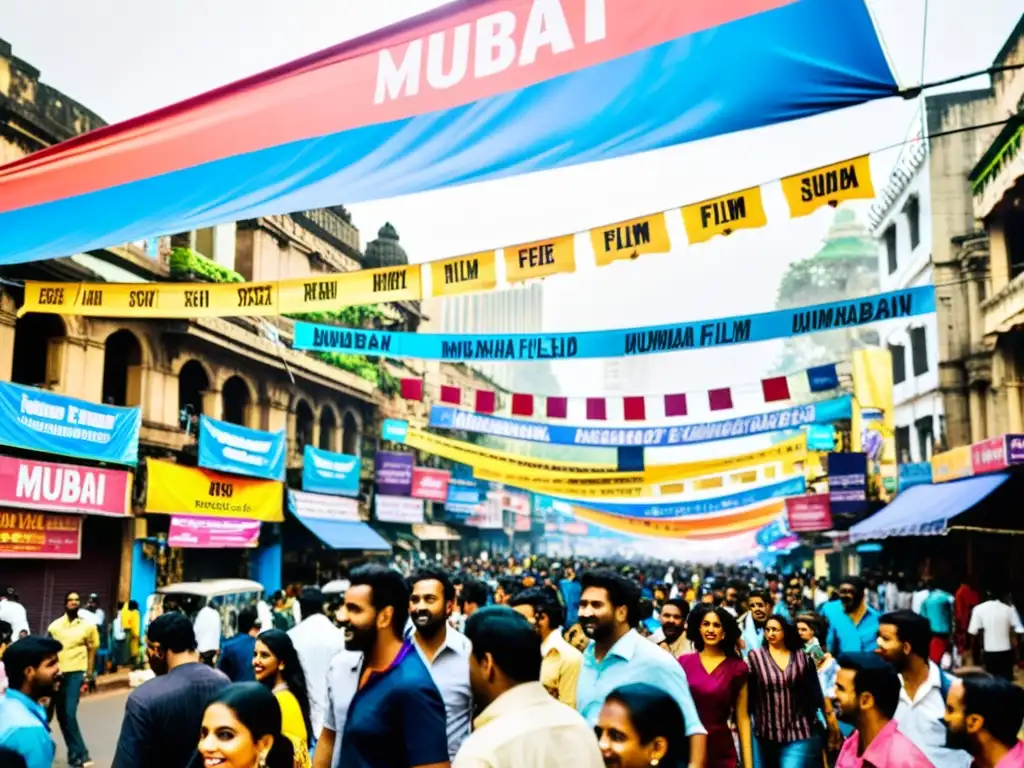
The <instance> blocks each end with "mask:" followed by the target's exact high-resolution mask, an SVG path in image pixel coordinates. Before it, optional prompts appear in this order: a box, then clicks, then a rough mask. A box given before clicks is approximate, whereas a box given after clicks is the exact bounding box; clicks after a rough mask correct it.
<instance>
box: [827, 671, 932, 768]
mask: <svg viewBox="0 0 1024 768" xmlns="http://www.w3.org/2000/svg"><path fill="white" fill-rule="evenodd" d="M838 661H839V672H838V673H837V674H836V709H837V714H838V715H839V718H840V719H841V720H843V721H845V722H847V723H849V724H850V725H852V726H853V727H854V728H856V730H855V731H854V732H853V735H852V736H850V737H849V738H848V739H847V740H846V741H844V742H843V748H842V749H841V750H839V758H838V760H836V768H869V766H870V768H931V766H932V763H931V761H930V760H929V759H928V758H927V757H925V756H924V753H923V752H922V751H921V750H919V749H918V748H917V747H915V746H914V744H913V743H912V742H911V741H910V739H908V738H907V737H906V736H904V735H903V734H902V733H900V732H899V730H898V728H897V724H896V721H895V720H893V719H892V718H893V715H895V714H896V707H897V706H899V703H900V690H901V689H902V687H903V686H902V684H901V683H900V677H899V674H898V673H897V672H896V669H895V667H893V666H892V665H891V664H889V663H888V662H887V661H885V659H883V658H882V657H881V656H879V655H878V654H875V653H846V654H842V655H841V656H840V657H839V659H838Z"/></svg>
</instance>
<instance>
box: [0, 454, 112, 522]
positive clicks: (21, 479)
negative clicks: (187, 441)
mask: <svg viewBox="0 0 1024 768" xmlns="http://www.w3.org/2000/svg"><path fill="white" fill-rule="evenodd" d="M131 487H132V475H131V473H130V472H123V471H121V470H116V469H99V468H98V467H83V466H77V465H71V464H54V463H52V462H49V461H32V460H31V459H18V458H14V457H12V456H0V506H4V507H18V508H21V509H37V510H40V511H44V512H68V513H72V514H84V515H107V516H110V517H127V516H128V515H130V514H131V505H130V503H129V494H130V492H131Z"/></svg>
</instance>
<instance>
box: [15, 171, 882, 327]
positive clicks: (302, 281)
mask: <svg viewBox="0 0 1024 768" xmlns="http://www.w3.org/2000/svg"><path fill="white" fill-rule="evenodd" d="M779 183H780V184H781V187H782V193H783V195H784V197H785V199H786V201H787V203H788V207H789V214H790V216H791V217H792V218H797V217H801V216H807V215H808V214H811V213H813V212H814V211H816V210H818V209H819V208H821V207H823V206H832V207H835V206H837V205H839V203H842V202H846V201H849V200H858V199H872V198H873V197H874V196H875V190H874V185H873V184H872V180H871V163H870V155H862V156H860V157H855V158H853V159H849V160H843V161H841V162H837V163H833V164H831V165H826V166H821V167H819V168H813V169H811V170H808V171H803V172H801V173H797V174H794V175H792V176H787V177H785V178H783V179H780V180H779ZM762 186H764V185H762ZM762 186H757V187H750V188H748V189H742V190H739V191H737V192H731V193H729V194H725V195H721V196H719V197H714V198H710V199H707V200H702V201H699V202H695V203H691V204H687V205H684V206H682V207H680V208H674V209H671V210H669V211H662V212H658V213H652V214H649V215H646V216H640V217H638V218H634V219H629V220H626V221H619V222H615V223H611V224H605V225H603V226H599V227H595V228H593V229H590V230H586V231H584V232H578V233H573V234H567V235H560V236H557V237H549V238H545V239H543V240H536V241H533V242H529V243H520V244H518V245H509V246H506V247H504V248H500V249H494V250H490V251H483V252H480V253H475V254H470V255H464V256H456V257H454V258H445V259H440V260H437V261H431V262H426V263H423V264H415V265H409V266H401V267H383V268H380V269H368V270H359V271H355V272H344V273H340V274H333V275H323V274H320V275H316V276H310V277H302V278H291V279H287V280H270V281H262V282H249V283H181V282H165V283H141V284H139V283H132V284H118V283H42V282H34V281H26V283H25V303H24V305H23V306H22V307H21V309H19V310H18V315H19V317H20V316H21V315H23V314H25V313H26V312H39V313H45V314H56V315H81V316H87V317H141V318H194V317H234V316H251V317H261V316H262V317H266V316H272V315H287V314H303V313H309V312H329V311H332V310H338V309H341V308H343V307H348V306H357V305H362V304H379V303H387V302H395V301H415V300H420V299H423V298H427V297H442V296H457V295H461V294H466V293H480V292H484V291H492V290H494V289H495V288H497V287H498V283H499V258H498V253H499V251H501V255H502V259H501V261H502V262H503V265H504V266H503V272H504V278H505V281H506V282H507V283H508V284H510V285H515V284H518V283H523V282H526V281H529V280H535V279H538V278H544V277H550V276H552V275H557V274H562V273H569V272H575V271H576V250H577V235H579V236H581V237H582V236H587V239H588V240H589V242H590V244H591V246H592V248H593V252H594V260H595V262H596V264H597V266H599V267H603V266H607V265H608V264H612V263H614V262H616V261H622V260H630V259H636V258H638V257H639V256H643V255H646V254H654V253H668V252H669V251H670V250H671V249H672V243H671V239H670V237H669V230H668V223H667V219H666V217H667V216H681V217H682V222H683V228H684V230H685V231H686V236H687V239H688V241H689V242H690V243H691V244H697V243H704V242H707V241H708V240H710V239H712V238H713V237H715V236H717V235H723V236H725V235H730V234H732V233H733V232H736V231H737V230H741V229H757V228H760V227H764V226H766V225H767V223H768V217H767V214H766V213H765V209H764V203H763V200H762V195H761V191H762Z"/></svg>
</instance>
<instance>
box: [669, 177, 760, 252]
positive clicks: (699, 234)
mask: <svg viewBox="0 0 1024 768" xmlns="http://www.w3.org/2000/svg"><path fill="white" fill-rule="evenodd" d="M682 211H683V226H684V227H685V228H686V237H687V238H688V239H689V241H690V242H691V243H704V242H707V241H708V240H710V239H711V238H713V237H714V236H715V235H731V234H732V233H733V232H735V231H736V230H737V229H758V228H760V227H763V226H765V225H766V224H767V223H768V217H767V215H766V214H765V212H764V203H762V202H761V188H760V187H753V188H751V189H744V190H740V191H739V192H733V193H732V194H728V195H722V196H721V197H715V198H712V199H710V200H704V201H702V202H699V203H694V204H693V205H687V206H683V209H682Z"/></svg>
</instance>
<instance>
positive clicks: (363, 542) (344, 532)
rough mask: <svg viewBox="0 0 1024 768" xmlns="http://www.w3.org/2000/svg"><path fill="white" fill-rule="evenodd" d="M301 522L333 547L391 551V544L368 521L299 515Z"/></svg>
mask: <svg viewBox="0 0 1024 768" xmlns="http://www.w3.org/2000/svg"><path fill="white" fill-rule="evenodd" d="M298 520H299V522H300V523H302V524H303V525H304V526H306V528H308V529H309V531H310V533H312V534H313V535H314V536H316V537H317V538H318V539H320V541H322V542H323V543H324V544H326V545H327V546H328V547H330V548H331V549H358V550H363V551H370V552H390V551H391V545H390V544H388V542H387V540H386V539H385V538H384V537H383V536H381V535H380V534H379V533H377V532H376V531H375V530H373V528H371V527H370V526H369V525H367V524H366V523H356V522H351V521H348V520H321V519H317V518H308V517H306V518H304V517H299V518H298Z"/></svg>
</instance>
